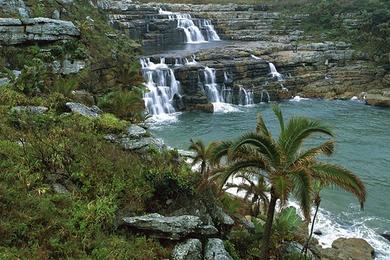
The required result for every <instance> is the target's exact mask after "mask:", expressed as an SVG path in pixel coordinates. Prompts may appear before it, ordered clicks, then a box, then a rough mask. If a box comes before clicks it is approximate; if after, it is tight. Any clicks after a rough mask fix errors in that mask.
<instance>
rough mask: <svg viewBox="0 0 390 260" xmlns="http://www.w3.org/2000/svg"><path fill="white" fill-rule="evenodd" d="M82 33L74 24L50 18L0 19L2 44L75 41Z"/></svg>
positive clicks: (0, 42)
mask: <svg viewBox="0 0 390 260" xmlns="http://www.w3.org/2000/svg"><path fill="white" fill-rule="evenodd" d="M79 36H80V31H79V30H78V29H77V28H76V26H74V24H73V23H72V22H69V21H62V20H54V19H49V18H26V19H14V18H0V44H1V45H18V44H26V43H35V42H53V41H57V40H65V39H75V38H78V37H79Z"/></svg>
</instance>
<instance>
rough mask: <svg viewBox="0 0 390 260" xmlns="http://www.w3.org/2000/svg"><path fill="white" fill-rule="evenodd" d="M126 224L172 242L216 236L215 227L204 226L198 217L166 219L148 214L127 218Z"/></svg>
mask: <svg viewBox="0 0 390 260" xmlns="http://www.w3.org/2000/svg"><path fill="white" fill-rule="evenodd" d="M123 221H124V223H125V224H126V225H127V226H130V227H133V228H136V229H137V230H144V231H147V232H152V233H154V234H155V235H156V236H158V237H162V238H167V239H170V240H179V239H182V238H184V237H187V236H188V235H191V234H192V235H194V234H198V235H199V234H201V235H206V236H210V235H215V234H216V233H217V230H216V229H215V227H213V228H212V227H210V226H204V225H203V223H202V221H201V220H200V218H199V217H197V216H191V215H183V216H172V217H164V216H162V215H160V214H158V213H153V214H148V215H144V216H138V217H125V218H123Z"/></svg>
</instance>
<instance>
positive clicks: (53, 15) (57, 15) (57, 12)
mask: <svg viewBox="0 0 390 260" xmlns="http://www.w3.org/2000/svg"><path fill="white" fill-rule="evenodd" d="M51 18H53V19H56V20H59V19H60V11H58V10H54V11H53V14H52V15H51Z"/></svg>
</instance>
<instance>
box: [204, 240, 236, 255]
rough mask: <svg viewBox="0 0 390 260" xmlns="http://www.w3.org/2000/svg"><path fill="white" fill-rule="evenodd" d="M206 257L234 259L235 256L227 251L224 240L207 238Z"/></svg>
mask: <svg viewBox="0 0 390 260" xmlns="http://www.w3.org/2000/svg"><path fill="white" fill-rule="evenodd" d="M204 259H205V260H233V258H232V257H231V256H230V255H229V253H228V252H227V251H226V249H225V246H224V244H223V241H222V240H221V239H219V238H210V239H208V240H207V244H206V248H205V255H204Z"/></svg>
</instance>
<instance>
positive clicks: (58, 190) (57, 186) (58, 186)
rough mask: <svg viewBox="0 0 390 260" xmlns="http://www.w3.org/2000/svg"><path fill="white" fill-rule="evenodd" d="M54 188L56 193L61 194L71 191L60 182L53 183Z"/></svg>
mask: <svg viewBox="0 0 390 260" xmlns="http://www.w3.org/2000/svg"><path fill="white" fill-rule="evenodd" d="M52 186H53V190H54V191H55V192H56V193H59V194H68V193H69V191H68V189H67V188H65V186H64V185H62V184H60V183H53V185H52Z"/></svg>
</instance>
